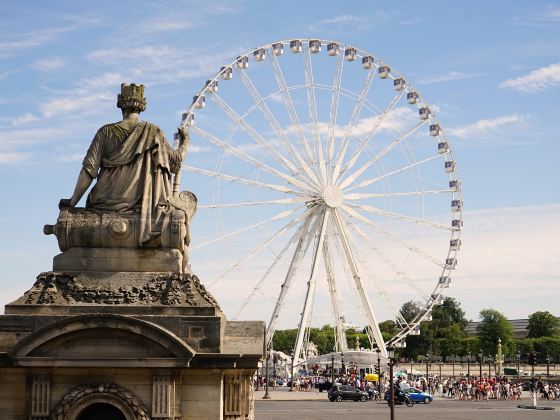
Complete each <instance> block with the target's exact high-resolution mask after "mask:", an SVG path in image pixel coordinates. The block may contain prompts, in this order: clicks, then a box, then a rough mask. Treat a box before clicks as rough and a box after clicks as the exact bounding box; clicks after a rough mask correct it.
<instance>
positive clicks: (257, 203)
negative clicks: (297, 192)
mask: <svg viewBox="0 0 560 420" xmlns="http://www.w3.org/2000/svg"><path fill="white" fill-rule="evenodd" d="M306 201H309V198H308V197H293V198H281V199H279V200H267V201H248V202H245V203H225V204H206V205H201V206H197V207H198V208H199V209H218V208H219V209H224V208H230V207H247V206H262V205H268V204H294V203H303V202H306Z"/></svg>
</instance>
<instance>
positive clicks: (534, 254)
mask: <svg viewBox="0 0 560 420" xmlns="http://www.w3.org/2000/svg"><path fill="white" fill-rule="evenodd" d="M464 219H465V231H464V236H463V249H462V251H461V253H460V255H459V264H460V265H459V268H458V271H457V275H456V276H455V277H456V280H457V281H454V282H453V285H452V288H451V289H449V290H450V291H451V292H452V294H453V295H456V296H459V297H460V299H461V301H462V302H463V307H465V309H467V312H470V313H471V316H473V315H476V313H477V312H478V311H480V309H482V308H483V307H495V308H496V309H499V310H501V311H503V312H505V313H506V315H508V316H510V317H526V316H527V315H528V314H529V313H531V312H534V311H535V310H537V309H538V308H542V309H539V310H552V311H553V312H554V311H557V306H555V302H557V300H558V299H559V298H560V286H559V284H560V283H559V280H560V266H559V265H558V264H557V263H556V262H557V261H558V245H557V243H556V240H555V238H557V237H558V234H560V204H546V205H535V206H523V207H505V208H496V209H487V210H479V211H472V212H465V214H464ZM497 296H500V298H499V299H496V297H497Z"/></svg>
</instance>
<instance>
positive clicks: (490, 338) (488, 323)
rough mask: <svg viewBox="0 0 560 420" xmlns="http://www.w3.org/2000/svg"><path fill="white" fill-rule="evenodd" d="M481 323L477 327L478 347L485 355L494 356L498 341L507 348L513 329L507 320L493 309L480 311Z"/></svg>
mask: <svg viewBox="0 0 560 420" xmlns="http://www.w3.org/2000/svg"><path fill="white" fill-rule="evenodd" d="M480 319H481V320H482V322H481V323H480V325H479V326H478V327H477V333H478V339H479V341H480V346H481V349H482V351H483V352H484V354H485V355H492V356H494V355H495V354H496V351H497V346H498V339H500V340H502V345H503V346H504V347H509V346H510V343H511V339H512V337H513V328H512V326H511V324H510V323H509V321H508V320H507V318H506V317H505V316H504V315H503V314H502V313H501V312H499V311H497V310H495V309H483V310H482V311H480Z"/></svg>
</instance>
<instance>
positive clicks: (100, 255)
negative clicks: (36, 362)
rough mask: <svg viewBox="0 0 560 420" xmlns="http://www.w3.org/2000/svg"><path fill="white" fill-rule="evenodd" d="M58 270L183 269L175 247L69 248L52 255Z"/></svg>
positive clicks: (81, 271) (174, 271)
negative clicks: (54, 255)
mask: <svg viewBox="0 0 560 420" xmlns="http://www.w3.org/2000/svg"><path fill="white" fill-rule="evenodd" d="M53 271H58V272H80V273H88V272H122V271H128V272H172V273H181V272H182V271H183V254H182V253H181V252H180V251H179V250H177V249H171V248H161V249H149V248H146V249H130V248H78V247H74V248H70V249H69V250H67V251H64V252H63V253H62V254H58V255H57V256H56V257H54V259H53Z"/></svg>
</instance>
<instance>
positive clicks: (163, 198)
mask: <svg viewBox="0 0 560 420" xmlns="http://www.w3.org/2000/svg"><path fill="white" fill-rule="evenodd" d="M117 107H119V108H121V110H122V115H123V120H122V121H119V122H117V123H112V124H107V125H104V126H103V127H101V128H100V129H99V130H98V131H97V134H96V135H95V137H94V139H93V141H92V143H91V146H90V147H89V150H88V151H87V154H86V156H85V158H84V161H83V163H82V170H81V172H80V175H79V177H78V182H77V183H76V188H75V190H74V194H73V195H72V198H70V200H69V203H68V204H69V205H70V206H71V207H74V206H75V205H76V204H77V203H78V201H80V199H81V198H82V196H83V194H84V193H85V192H86V190H87V189H88V188H89V186H90V184H91V183H92V181H93V180H94V179H95V178H97V182H96V184H95V186H94V187H93V189H92V190H91V192H90V193H89V196H88V198H87V203H86V208H93V209H97V210H103V211H117V212H135V211H139V212H140V220H141V224H140V232H139V240H140V241H139V245H140V246H142V244H144V243H146V242H148V241H150V240H151V239H152V238H153V237H154V236H157V235H158V234H159V233H160V232H161V220H162V216H163V214H165V213H166V212H167V211H168V210H169V208H170V207H172V205H171V202H170V198H171V197H172V193H173V192H172V185H171V177H172V174H176V173H178V172H179V170H180V167H181V162H182V160H183V157H184V155H185V152H186V149H187V146H188V143H189V136H188V133H187V130H186V128H180V129H179V130H178V134H179V138H180V143H179V147H178V148H177V150H174V149H173V148H172V147H171V146H170V145H169V143H168V142H167V140H166V139H165V136H164V134H163V132H162V131H161V129H160V128H159V127H158V126H156V125H155V124H152V123H149V122H147V121H140V120H139V114H140V113H141V112H142V111H145V110H146V99H145V98H144V86H143V85H140V86H137V85H135V84H131V85H126V84H124V83H123V84H122V85H121V93H120V94H119V95H118V100H117ZM64 203H65V202H64V201H63V204H64Z"/></svg>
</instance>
